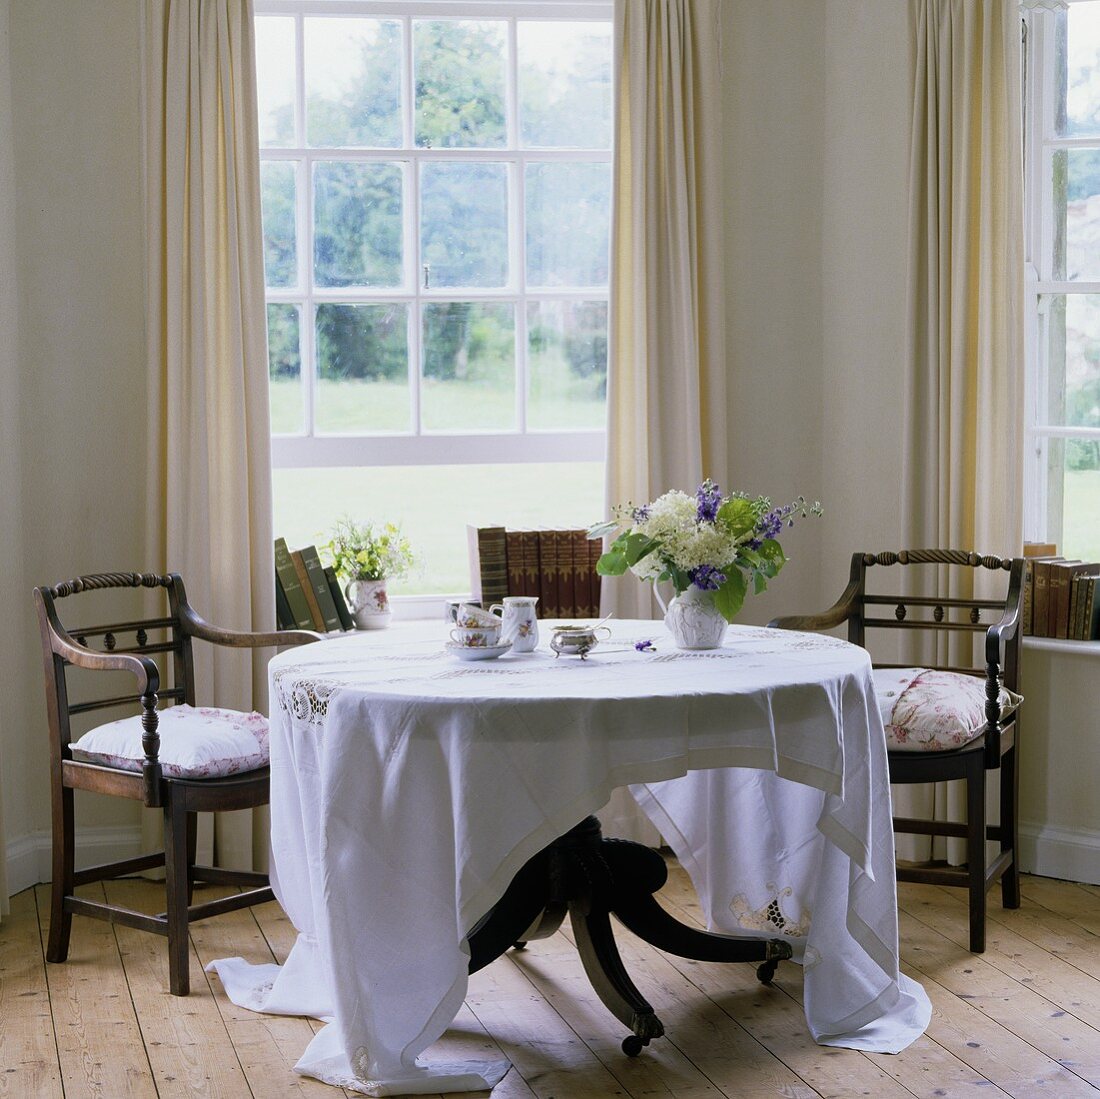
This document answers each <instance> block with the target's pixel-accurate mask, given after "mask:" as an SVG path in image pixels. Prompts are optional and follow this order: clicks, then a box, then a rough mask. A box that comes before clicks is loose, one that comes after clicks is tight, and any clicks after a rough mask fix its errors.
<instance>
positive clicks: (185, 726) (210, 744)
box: [70, 704, 269, 778]
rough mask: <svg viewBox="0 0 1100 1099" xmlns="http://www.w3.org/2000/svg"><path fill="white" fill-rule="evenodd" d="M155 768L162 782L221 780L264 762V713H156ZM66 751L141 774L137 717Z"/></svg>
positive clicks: (176, 709)
mask: <svg viewBox="0 0 1100 1099" xmlns="http://www.w3.org/2000/svg"><path fill="white" fill-rule="evenodd" d="M158 716H159V718H160V722H159V732H160V755H159V758H160V764H161V771H162V772H163V774H164V776H165V777H166V778H224V777H225V776H226V775H236V774H241V773H242V772H245V771H255V770H256V769H257V768H259V767H266V766H267V764H268V759H269V756H268V725H267V718H266V717H264V716H263V714H257V713H250V714H246V713H242V712H241V711H239V710H220V709H216V708H215V707H212V706H188V705H186V704H183V705H179V706H169V707H168V708H167V709H164V710H161V711H159V715H158ZM70 748H71V749H72V753H73V758H74V759H77V760H81V761H83V762H85V763H99V764H102V765H103V766H106V767H117V768H119V769H120V770H123V771H140V770H141V765H142V763H143V762H144V761H145V752H144V751H143V750H142V747H141V716H140V715H135V716H134V717H126V718H122V719H121V720H119V721H112V722H109V723H108V724H106V725H99V726H97V727H96V728H95V729H90V730H89V731H88V732H86V733H85V734H84V735H83V736H82V737H81V738H80V739H79V740H77V741H74V742H73V743H72V744H71V745H70Z"/></svg>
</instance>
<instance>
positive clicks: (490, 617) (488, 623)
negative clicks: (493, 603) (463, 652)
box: [455, 603, 500, 630]
mask: <svg viewBox="0 0 1100 1099" xmlns="http://www.w3.org/2000/svg"><path fill="white" fill-rule="evenodd" d="M455 625H456V626H458V627H459V629H463V630H473V629H478V628H481V629H498V630H499V629H500V619H499V618H498V617H497V616H496V615H495V614H490V613H489V612H488V611H486V610H482V609H481V607H477V606H474V604H472V603H459V605H458V611H457V612H456V614H455Z"/></svg>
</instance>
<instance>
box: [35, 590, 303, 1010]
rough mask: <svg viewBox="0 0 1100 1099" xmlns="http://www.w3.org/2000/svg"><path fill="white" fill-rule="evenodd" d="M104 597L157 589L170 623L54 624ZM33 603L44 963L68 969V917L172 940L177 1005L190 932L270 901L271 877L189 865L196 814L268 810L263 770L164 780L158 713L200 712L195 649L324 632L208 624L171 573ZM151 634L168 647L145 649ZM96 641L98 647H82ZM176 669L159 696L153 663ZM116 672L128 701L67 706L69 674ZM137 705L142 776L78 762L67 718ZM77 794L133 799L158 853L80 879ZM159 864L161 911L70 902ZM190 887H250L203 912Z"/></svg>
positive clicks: (285, 640)
mask: <svg viewBox="0 0 1100 1099" xmlns="http://www.w3.org/2000/svg"><path fill="white" fill-rule="evenodd" d="M109 588H164V589H165V591H166V593H167V597H168V615H167V617H160V618H148V619H140V620H138V619H135V620H133V621H126V622H118V623H114V624H111V625H98V626H88V627H82V628H74V629H66V628H65V627H64V626H63V625H62V624H61V622H60V620H59V619H58V615H57V608H56V603H57V601H58V600H61V599H66V598H69V597H71V596H73V595H76V594H78V593H81V592H88V591H98V590H103V589H109ZM34 601H35V605H36V607H37V610H38V621H39V625H40V628H41V634H42V649H43V658H44V661H45V672H46V708H47V713H48V718H49V732H50V790H51V800H52V805H53V885H52V894H51V908H50V937H49V943H48V946H47V949H46V958H47V960H49V961H51V962H63V961H65V959H66V958H67V956H68V952H69V936H70V932H71V929H72V918H73V915H74V913H75V914H77V915H81V916H92V917H94V918H96V919H101V920H107V921H109V922H111V923H118V924H123V925H124V926H126V927H135V928H138V929H139V930H142V931H151V932H153V933H154V934H157V935H163V936H165V937H166V938H167V939H168V973H169V986H170V989H171V992H172V994H173V995H175V996H186V995H187V994H188V992H189V991H190V974H189V965H188V943H189V940H188V925H189V924H190V923H191V922H192V921H193V920H200V919H205V918H206V917H208V916H216V915H219V914H220V913H223V912H233V911H235V910H237V909H239V908H245V907H248V906H249V905H254V904H262V903H263V902H264V901H269V900H271V899H272V898H273V894H272V892H271V888H270V886H269V882H268V878H267V875H266V874H256V873H251V872H245V871H234V870H223V869H220V868H217V867H207V866H196V865H195V851H196V829H197V817H196V814H197V813H200V812H223V811H226V810H233V809H251V808H255V807H256V806H258V805H265V804H267V801H268V787H269V781H268V779H269V772H268V768H266V767H264V768H262V769H260V770H255V771H248V772H245V773H243V774H239V775H232V776H230V777H227V778H216V779H176V778H168V777H165V775H164V774H163V773H162V771H161V765H160V761H159V754H160V735H159V732H158V720H159V719H158V705H159V703H161V702H163V701H164V700H171V701H173V702H177V703H180V702H185V703H189V704H191V705H194V704H195V671H194V660H193V656H192V648H191V644H192V640H194V639H199V640H202V641H209V642H212V643H213V644H215V645H224V646H230V647H233V648H263V647H275V646H285V645H301V644H307V643H309V642H312V641H316V640H319V638H320V635H319V634H315V633H311V632H308V631H304V630H296V631H281V632H273V633H243V632H239V631H235V630H224V629H220V628H219V627H217V626H212V625H210V624H209V623H208V622H205V621H204V620H203V619H202V618H200V617H199V616H198V615H197V614H196V613H195V612H194V610H192V609H191V607H190V606H189V605H188V603H187V596H186V593H185V591H184V587H183V581H182V580H181V579H180V577H179V576H178V575H177V574H175V573H172V574H170V575H167V576H158V575H155V574H153V573H129V572H127V573H98V574H94V575H89V576H80V577H77V578H76V579H75V580H68V581H65V582H64V583H62V584H58V585H56V586H54V587H39V588H35V589H34ZM129 634H133V635H134V639H135V641H134V644H132V645H127V646H125V647H121V646H120V643H119V638H120V636H121V635H129ZM150 635H153V636H165V637H166V640H163V641H151V640H150ZM91 638H100V639H102V644H103V650H99V649H95V648H92V647H91V646H90V645H89V643H88V642H89V639H91ZM156 655H159V656H161V657H162V658H163V659H164V660H166V661H167V660H168V659H169V658H170V659H171V661H172V673H173V674H172V684H173V685H172V686H171V687H168V688H164V689H162V688H161V674H160V669H159V668H158V665H157V663H156V661H155V660H154V659H153V657H154V656H156ZM69 666H73V667H79V668H86V669H90V670H93V671H115V672H118V671H122V672H129V673H131V674H132V675H133V676H134V677H135V678H136V680H137V691H136V693H135V694H129V695H122V696H114V697H101V698H94V699H90V700H87V701H82V702H77V703H73V702H70V701H69V691H68V683H67V675H66V669H67V668H68V667H69ZM135 703H137V704H139V705H140V706H141V711H142V712H141V723H142V738H141V743H142V748H143V749H144V751H145V760H144V762H143V764H142V770H141V772H140V773H138V772H133V771H123V770H119V769H116V768H113V767H105V766H100V765H98V764H93V763H85V762H81V761H79V760H75V759H73V758H72V753H71V751H70V750H69V741H70V738H71V731H70V719H71V717H73V716H74V715H77V714H82V713H87V712H89V711H93V710H101V709H113V708H117V707H125V706H133V704H135ZM73 790H89V791H92V792H95V793H100V794H112V795H114V796H116V797H124V798H131V799H133V800H135V801H140V802H141V803H142V804H143V805H146V806H148V807H150V808H160V809H162V810H163V812H164V850H163V851H160V852H157V853H154V854H150V855H141V856H139V857H137V858H130V859H123V860H121V861H118V862H111V863H104V864H101V865H99V866H93V867H89V868H88V869H86V870H75V869H74V844H75V822H74V814H73ZM159 866H163V867H164V872H165V884H166V890H167V911H166V912H162V913H160V914H159V915H155V916H154V915H149V914H147V913H143V912H136V911H134V910H132V909H129V908H126V907H124V906H121V905H115V904H107V903H105V902H102V901H95V900H91V899H89V898H86V897H78V896H76V895H75V889H76V887H77V886H79V885H84V884H87V883H89V882H97V881H105V880H108V879H111V878H119V877H122V876H123V875H126V874H135V873H138V872H140V871H143V870H149V869H152V868H154V867H159ZM196 882H212V883H217V884H221V885H233V886H244V887H248V889H249V891H248V892H244V893H235V894H233V895H231V896H227V897H223V898H221V899H219V900H214V901H207V902H206V903H204V904H192V903H191V902H192V899H193V889H194V885H195V883H196Z"/></svg>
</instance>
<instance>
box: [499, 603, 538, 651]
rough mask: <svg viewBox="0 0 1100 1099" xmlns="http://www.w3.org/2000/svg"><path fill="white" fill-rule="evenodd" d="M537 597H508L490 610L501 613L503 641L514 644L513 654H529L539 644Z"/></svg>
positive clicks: (501, 637)
mask: <svg viewBox="0 0 1100 1099" xmlns="http://www.w3.org/2000/svg"><path fill="white" fill-rule="evenodd" d="M538 601H539V597H538V596H537V595H506V596H505V597H504V602H503V603H494V604H493V605H492V606H491V607H490V608H489V610H490V611H491V612H493V613H496V612H497V611H500V618H501V630H500V639H501V641H511V642H512V652H514V653H529V652H531V651H532V650H533V649H534V648H535V646H536V645H537V644H538V643H539V623H538V619H537V618H536V617H535V604H536V603H537V602H538Z"/></svg>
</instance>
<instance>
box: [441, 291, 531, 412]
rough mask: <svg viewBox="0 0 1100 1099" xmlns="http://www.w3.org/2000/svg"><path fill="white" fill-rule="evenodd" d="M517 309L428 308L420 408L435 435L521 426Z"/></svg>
mask: <svg viewBox="0 0 1100 1099" xmlns="http://www.w3.org/2000/svg"><path fill="white" fill-rule="evenodd" d="M515 327H516V322H515V307H514V306H512V305H503V304H497V303H495V302H494V303H479V302H469V301H454V302H433V303H431V304H428V305H425V306H424V352H423V354H424V381H423V386H422V388H421V397H420V409H421V420H422V423H423V426H424V428H425V429H426V430H429V431H481V430H485V429H506V428H513V427H515V425H516V407H515V399H516V398H515V393H516V381H515V378H516V369H515V346H516V345H515Z"/></svg>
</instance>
